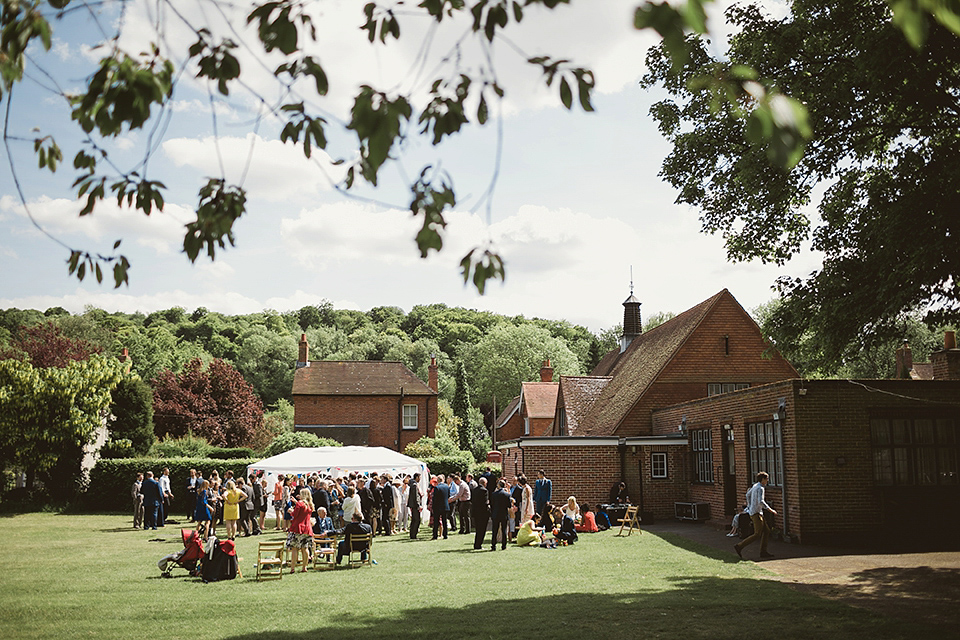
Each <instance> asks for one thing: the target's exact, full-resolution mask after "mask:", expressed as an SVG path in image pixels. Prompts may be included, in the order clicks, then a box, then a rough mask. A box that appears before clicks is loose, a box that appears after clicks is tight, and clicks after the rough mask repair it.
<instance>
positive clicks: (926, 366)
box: [910, 362, 933, 380]
mask: <svg viewBox="0 0 960 640" xmlns="http://www.w3.org/2000/svg"><path fill="white" fill-rule="evenodd" d="M910 377H911V378H913V379H914V380H933V363H931V362H914V363H913V369H911V370H910Z"/></svg>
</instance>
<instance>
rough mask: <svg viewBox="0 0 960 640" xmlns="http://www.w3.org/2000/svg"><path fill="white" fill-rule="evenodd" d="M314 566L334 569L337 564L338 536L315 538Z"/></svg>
mask: <svg viewBox="0 0 960 640" xmlns="http://www.w3.org/2000/svg"><path fill="white" fill-rule="evenodd" d="M314 544H315V546H314V549H313V568H314V569H320V568H324V569H333V568H335V567H336V566H337V537H336V536H330V537H328V538H314Z"/></svg>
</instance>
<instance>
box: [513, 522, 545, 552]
mask: <svg viewBox="0 0 960 640" xmlns="http://www.w3.org/2000/svg"><path fill="white" fill-rule="evenodd" d="M542 531H543V528H542V527H540V516H538V515H537V514H533V516H532V517H531V518H529V519H527V520H526V521H525V522H524V523H523V525H521V527H520V530H519V531H517V546H518V547H539V546H540V543H541V542H543V536H542Z"/></svg>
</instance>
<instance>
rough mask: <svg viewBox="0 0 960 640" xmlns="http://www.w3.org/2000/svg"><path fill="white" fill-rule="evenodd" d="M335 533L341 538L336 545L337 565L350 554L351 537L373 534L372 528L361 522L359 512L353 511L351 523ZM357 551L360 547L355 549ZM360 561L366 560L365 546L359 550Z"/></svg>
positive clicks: (361, 516)
mask: <svg viewBox="0 0 960 640" xmlns="http://www.w3.org/2000/svg"><path fill="white" fill-rule="evenodd" d="M335 533H336V534H337V535H338V536H343V540H341V541H340V542H339V543H337V564H340V561H341V560H343V556H345V555H347V554H348V553H350V541H351V539H352V537H353V536H365V535H369V534H371V533H373V527H371V526H370V525H368V524H366V523H365V522H364V521H363V514H362V513H361V512H360V511H354V512H353V517H352V522H350V524H348V525H347V526H345V527H344V528H343V529H337V531H336V532H335ZM357 549H360V547H357ZM360 559H361V560H366V559H367V548H366V545H365V544H364V545H363V548H362V550H360Z"/></svg>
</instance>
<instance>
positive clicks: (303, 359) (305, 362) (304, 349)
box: [297, 333, 310, 369]
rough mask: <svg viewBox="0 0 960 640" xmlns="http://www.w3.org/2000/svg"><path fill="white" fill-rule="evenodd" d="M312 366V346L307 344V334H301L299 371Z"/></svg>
mask: <svg viewBox="0 0 960 640" xmlns="http://www.w3.org/2000/svg"><path fill="white" fill-rule="evenodd" d="M309 366H310V345H308V344H307V334H305V333H301V334H300V354H299V355H298V356H297V369H300V368H302V367H309Z"/></svg>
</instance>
